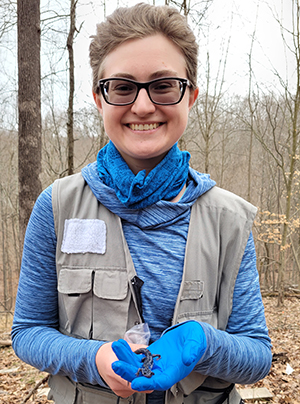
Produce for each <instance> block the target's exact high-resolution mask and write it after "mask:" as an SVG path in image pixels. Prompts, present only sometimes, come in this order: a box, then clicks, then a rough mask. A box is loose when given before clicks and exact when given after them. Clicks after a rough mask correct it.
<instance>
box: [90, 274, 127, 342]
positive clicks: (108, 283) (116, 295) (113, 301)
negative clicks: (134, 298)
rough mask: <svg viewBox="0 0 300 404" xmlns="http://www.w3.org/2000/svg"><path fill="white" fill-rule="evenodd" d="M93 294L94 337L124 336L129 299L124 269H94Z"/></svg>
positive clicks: (115, 337) (111, 339)
mask: <svg viewBox="0 0 300 404" xmlns="http://www.w3.org/2000/svg"><path fill="white" fill-rule="evenodd" d="M94 295H95V297H96V298H94V302H93V303H94V304H93V318H94V323H93V337H94V339H99V340H106V341H114V340H116V339H119V338H124V335H125V332H126V330H127V321H128V313H129V304H130V299H131V293H130V292H129V287H128V278H127V271H126V269H123V268H105V269H99V270H96V271H95V278H94Z"/></svg>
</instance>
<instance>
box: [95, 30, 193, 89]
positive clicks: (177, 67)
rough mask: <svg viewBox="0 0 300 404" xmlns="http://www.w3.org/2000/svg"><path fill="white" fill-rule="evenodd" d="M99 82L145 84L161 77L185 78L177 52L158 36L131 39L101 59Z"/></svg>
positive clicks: (184, 63)
mask: <svg viewBox="0 0 300 404" xmlns="http://www.w3.org/2000/svg"><path fill="white" fill-rule="evenodd" d="M101 70H102V74H101V77H102V78H106V77H114V76H115V77H120V76H122V75H123V77H130V78H133V79H135V80H138V81H147V80H151V79H152V78H156V77H161V76H170V75H174V76H178V77H185V76H186V62H185V58H184V55H183V53H182V51H181V50H180V48H179V47H178V46H177V45H176V44H174V43H173V42H172V41H171V40H169V39H168V38H166V37H165V36H164V35H162V34H157V35H153V36H149V37H146V38H142V39H132V40H128V41H126V42H124V43H123V44H121V45H119V46H118V47H117V48H115V49H114V50H113V51H111V52H110V53H109V54H108V55H107V56H106V58H105V59H104V62H103V65H102V69H101Z"/></svg>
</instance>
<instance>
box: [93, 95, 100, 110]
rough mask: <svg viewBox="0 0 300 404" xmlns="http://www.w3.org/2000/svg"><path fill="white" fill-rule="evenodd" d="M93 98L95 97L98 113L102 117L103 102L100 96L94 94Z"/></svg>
mask: <svg viewBox="0 0 300 404" xmlns="http://www.w3.org/2000/svg"><path fill="white" fill-rule="evenodd" d="M93 97H94V100H95V103H96V105H97V108H98V111H99V112H100V114H101V115H102V101H101V98H100V96H99V95H98V94H96V93H94V92H93Z"/></svg>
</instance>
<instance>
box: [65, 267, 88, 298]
mask: <svg viewBox="0 0 300 404" xmlns="http://www.w3.org/2000/svg"><path fill="white" fill-rule="evenodd" d="M92 273H93V270H92V269H69V268H62V269H61V271H60V273H59V278H58V291H59V292H60V293H64V294H73V293H76V294H77V293H78V294H80V293H88V292H89V291H90V290H91V289H92Z"/></svg>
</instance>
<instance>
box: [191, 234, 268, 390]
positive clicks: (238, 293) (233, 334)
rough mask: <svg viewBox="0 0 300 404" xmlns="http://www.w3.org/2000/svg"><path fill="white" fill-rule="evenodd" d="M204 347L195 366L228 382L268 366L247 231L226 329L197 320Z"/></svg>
mask: <svg viewBox="0 0 300 404" xmlns="http://www.w3.org/2000/svg"><path fill="white" fill-rule="evenodd" d="M201 325H202V327H203V329H204V332H205V334H206V338H207V349H206V352H205V353H204V355H203V357H202V358H201V360H200V362H199V363H198V365H197V366H196V369H195V370H196V371H198V372H200V373H201V374H204V375H209V376H213V377H218V378H220V379H223V380H226V381H228V382H232V383H239V384H252V383H255V382H256V381H258V380H260V379H262V378H264V377H265V376H266V375H267V374H268V372H269V370H270V367H271V362H272V354H271V340H270V338H269V335H268V329H267V325H266V321H265V314H264V306H263V302H262V298H261V293H260V285H259V277H258V272H257V269H256V253H255V247H254V241H253V235H252V234H250V237H249V240H248V243H247V246H246V248H245V252H244V255H243V259H242V262H241V266H240V269H239V273H238V276H237V279H236V284H235V288H234V293H233V307H232V312H231V315H230V317H229V320H228V324H227V327H226V331H221V330H216V329H215V328H213V327H212V326H210V325H209V324H206V323H201Z"/></svg>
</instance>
